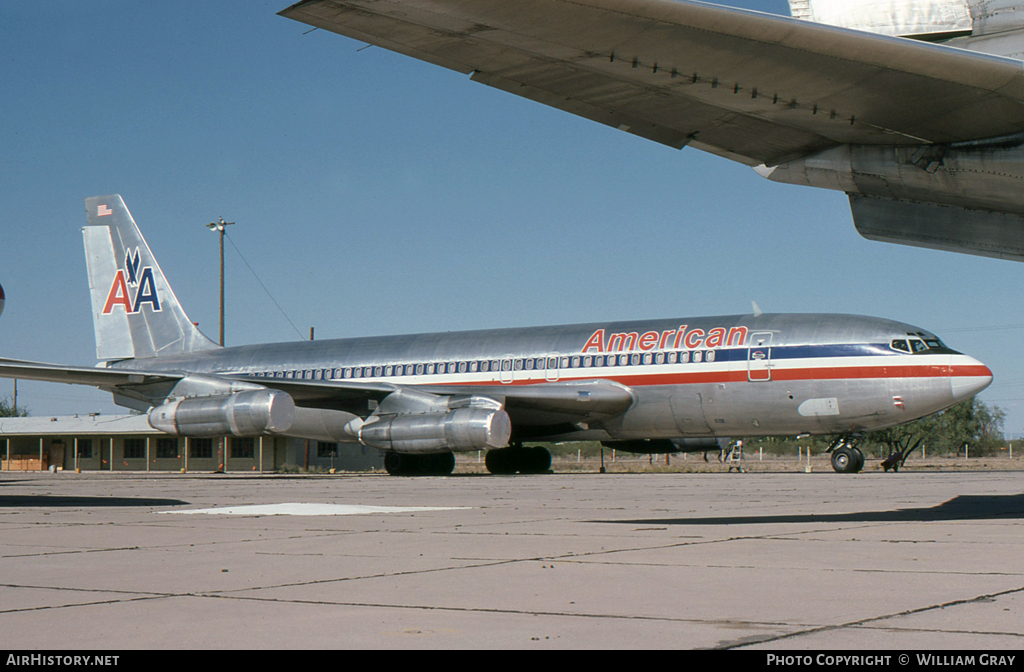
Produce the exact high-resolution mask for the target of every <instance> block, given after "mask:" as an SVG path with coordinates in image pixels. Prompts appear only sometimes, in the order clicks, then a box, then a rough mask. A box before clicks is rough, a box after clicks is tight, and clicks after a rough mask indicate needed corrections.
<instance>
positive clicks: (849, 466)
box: [825, 436, 864, 474]
mask: <svg viewBox="0 0 1024 672" xmlns="http://www.w3.org/2000/svg"><path fill="white" fill-rule="evenodd" d="M825 452H827V453H831V454H832V468H833V469H835V470H836V471H837V472H838V473H840V474H856V473H857V472H858V471H860V470H861V469H863V468H864V453H862V452H860V448H858V447H857V441H856V440H855V439H853V438H851V437H850V436H840V437H838V438H836V439H835V440H834V441H832V443H831V444H829V447H828V450H827V451H825Z"/></svg>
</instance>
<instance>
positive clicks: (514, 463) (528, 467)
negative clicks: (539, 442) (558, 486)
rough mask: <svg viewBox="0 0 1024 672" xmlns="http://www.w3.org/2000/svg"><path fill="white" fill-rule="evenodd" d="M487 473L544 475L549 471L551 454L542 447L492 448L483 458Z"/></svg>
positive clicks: (518, 445) (519, 445)
mask: <svg viewBox="0 0 1024 672" xmlns="http://www.w3.org/2000/svg"><path fill="white" fill-rule="evenodd" d="M484 464H486V465H487V471H489V472H491V473H492V474H497V475H510V474H546V473H548V471H550V469H551V453H549V452H548V450H547V448H544V447H542V446H525V447H524V446H523V445H522V444H518V443H516V444H513V445H511V446H509V447H508V448H494V449H492V450H488V451H487V457H486V458H484Z"/></svg>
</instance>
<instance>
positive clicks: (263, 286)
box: [224, 232, 305, 340]
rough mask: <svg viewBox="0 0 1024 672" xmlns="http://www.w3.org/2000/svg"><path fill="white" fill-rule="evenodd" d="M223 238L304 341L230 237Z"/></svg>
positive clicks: (300, 333) (300, 334)
mask: <svg viewBox="0 0 1024 672" xmlns="http://www.w3.org/2000/svg"><path fill="white" fill-rule="evenodd" d="M224 237H225V238H227V239H228V242H229V243H231V247H233V248H235V252H237V253H238V256H239V257H240V258H241V259H242V263H243V264H245V267H246V268H248V269H249V272H250V273H252V277H254V278H256V282H258V283H260V287H262V288H263V291H264V292H266V293H267V296H269V297H270V300H271V301H272V302H273V303H274V305H275V306H277V309H278V310H280V311H281V314H282V315H284V319H286V320H288V324H290V325H292V329H294V330H295V333H296V334H298V335H299V339H300V340H305V338H304V337H303V335H302V332H300V331H299V328H298V327H296V326H295V323H294V322H292V320H291V318H290V317H288V313H286V312H284V308H282V307H281V304H280V303H278V302H277V299H275V298H274V295H273V294H271V293H270V290H269V289H267V286H266V285H264V284H263V281H262V280H260V276H258V275H256V271H254V270H253V269H252V266H250V265H249V262H248V261H247V260H246V258H245V255H243V254H242V251H241V250H239V249H238V246H237V245H235V241H233V240H231V236H229V235H227V232H225V233H224Z"/></svg>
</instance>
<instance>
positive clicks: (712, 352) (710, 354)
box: [707, 350, 715, 362]
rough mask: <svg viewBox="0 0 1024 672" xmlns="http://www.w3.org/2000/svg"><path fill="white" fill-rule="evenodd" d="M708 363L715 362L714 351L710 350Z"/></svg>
mask: <svg viewBox="0 0 1024 672" xmlns="http://www.w3.org/2000/svg"><path fill="white" fill-rule="evenodd" d="M707 361H709V362H713V361H715V351H714V350H708V357H707Z"/></svg>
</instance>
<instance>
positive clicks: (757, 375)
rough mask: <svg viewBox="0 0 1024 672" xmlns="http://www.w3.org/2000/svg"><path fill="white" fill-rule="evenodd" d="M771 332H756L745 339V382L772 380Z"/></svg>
mask: <svg viewBox="0 0 1024 672" xmlns="http://www.w3.org/2000/svg"><path fill="white" fill-rule="evenodd" d="M771 346H772V332H770V331H758V332H755V333H753V334H751V335H750V337H749V338H748V339H747V380H751V381H765V380H771V379H772V371H771V365H772V347H771Z"/></svg>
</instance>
